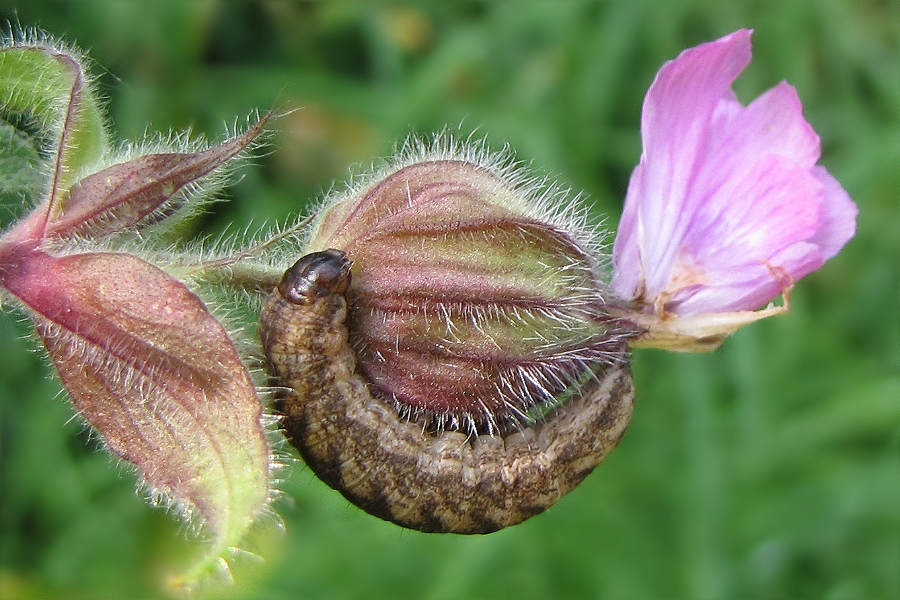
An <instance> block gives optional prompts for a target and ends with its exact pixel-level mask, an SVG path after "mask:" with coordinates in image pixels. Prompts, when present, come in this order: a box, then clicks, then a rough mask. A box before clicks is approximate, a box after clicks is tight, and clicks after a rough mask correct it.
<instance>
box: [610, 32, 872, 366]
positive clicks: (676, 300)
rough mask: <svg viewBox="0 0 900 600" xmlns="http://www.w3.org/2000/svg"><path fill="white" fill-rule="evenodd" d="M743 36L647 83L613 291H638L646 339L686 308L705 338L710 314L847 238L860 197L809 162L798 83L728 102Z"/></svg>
mask: <svg viewBox="0 0 900 600" xmlns="http://www.w3.org/2000/svg"><path fill="white" fill-rule="evenodd" d="M750 33H751V32H750V31H748V30H741V31H738V32H735V33H733V34H731V35H729V36H725V37H723V38H721V39H719V40H717V41H714V42H710V43H708V44H703V45H701V46H698V47H696V48H692V49H690V50H686V51H685V52H683V53H682V54H681V55H680V56H679V57H678V58H677V59H675V60H673V61H670V62H668V63H666V64H665V65H664V66H663V68H662V69H661V70H660V72H659V74H658V75H657V77H656V80H655V81H654V82H653V85H652V86H651V88H650V90H649V92H648V93H647V98H646V100H645V102H644V113H643V118H642V129H641V133H642V138H643V144H644V151H643V154H642V156H641V162H640V164H639V165H638V166H637V168H635V171H634V173H633V174H632V177H631V181H630V183H629V187H628V194H627V196H626V200H625V208H624V211H623V215H622V221H621V224H620V229H619V233H618V236H617V238H616V243H615V247H614V266H615V274H614V278H613V287H614V289H615V291H616V293H618V294H619V295H620V296H621V297H622V298H625V299H627V300H633V301H636V303H637V306H638V311H639V312H640V313H642V314H639V315H637V316H636V318H635V320H637V321H638V322H640V323H641V324H642V325H644V326H645V327H647V328H648V329H650V330H651V331H650V332H649V333H648V335H647V336H645V339H650V338H652V337H653V336H654V331H656V332H658V331H659V330H660V328H668V329H669V332H670V333H671V331H672V328H673V327H674V326H673V325H672V321H673V319H676V318H690V319H692V320H693V321H694V322H696V323H698V324H699V325H701V327H699V329H698V331H699V330H702V331H703V336H704V337H708V335H709V331H710V329H709V328H707V327H706V326H705V325H704V324H703V317H704V316H705V315H713V314H715V313H720V314H721V313H743V312H749V311H753V310H756V309H759V308H760V307H763V306H765V305H766V304H767V303H769V302H770V301H771V300H773V299H774V298H775V297H777V296H778V295H779V294H782V293H784V292H786V291H787V290H788V289H789V288H790V287H791V285H792V284H793V283H794V282H795V281H797V280H798V279H800V278H802V277H804V276H805V275H807V274H809V273H810V272H812V271H814V270H815V269H818V268H819V267H820V266H821V265H822V263H823V262H824V261H825V260H827V259H828V258H831V257H832V256H834V254H836V253H837V251H838V250H840V248H841V247H843V245H844V244H845V243H846V242H847V241H848V240H849V239H850V238H851V237H852V236H853V233H854V230H855V216H856V206H855V205H854V204H853V202H852V201H851V200H850V198H849V197H848V196H847V194H846V192H845V191H844V190H843V189H842V188H841V186H840V184H838V183H837V181H835V180H834V178H832V177H831V175H829V174H828V172H827V171H826V170H825V169H824V168H822V167H817V166H816V162H817V161H818V160H819V155H820V145H819V138H818V136H817V135H816V133H815V131H814V130H813V129H812V127H811V126H810V125H809V123H807V122H806V120H805V119H804V117H803V108H802V105H801V103H800V100H799V98H798V97H797V93H796V90H794V88H792V87H791V86H789V85H787V84H786V83H781V84H779V85H777V86H775V87H774V88H772V89H771V90H769V91H768V92H766V93H764V94H763V95H761V96H760V97H759V98H757V99H756V100H755V101H754V102H752V103H751V104H750V105H749V106H747V107H744V106H742V105H741V104H740V103H739V102H738V101H737V100H736V99H735V97H734V93H733V92H732V90H731V84H732V82H733V81H734V80H735V79H736V78H737V76H738V75H739V74H740V72H741V71H742V70H743V69H744V68H745V67H746V66H747V64H748V63H749V60H750ZM767 314H771V313H767ZM760 316H765V315H760ZM752 320H755V319H754V318H752V317H750V316H749V315H744V314H739V315H737V316H736V317H735V318H734V319H728V318H726V319H721V318H718V317H717V318H716V319H714V321H715V322H716V323H719V324H721V323H724V322H733V323H741V324H745V323H746V322H749V321H752ZM734 329H735V328H730V329H722V330H721V331H720V332H719V334H721V335H720V337H721V338H722V339H724V336H725V335H727V334H728V333H731V332H732V331H734ZM678 331H679V335H681V334H683V333H684V332H685V331H686V329H685V324H684V323H681V324H679V326H678ZM667 335H668V334H667ZM699 336H700V334H699V333H698V337H699ZM667 339H668V338H667ZM708 342H709V340H705V341H703V343H702V344H701V345H702V346H703V347H704V349H707V347H708V345H709V344H708ZM676 345H677V344H676ZM690 346H691V342H690V340H687V341H686V343H685V348H688V347H690ZM666 347H669V348H672V347H673V346H672V344H670V343H669V342H667V343H666Z"/></svg>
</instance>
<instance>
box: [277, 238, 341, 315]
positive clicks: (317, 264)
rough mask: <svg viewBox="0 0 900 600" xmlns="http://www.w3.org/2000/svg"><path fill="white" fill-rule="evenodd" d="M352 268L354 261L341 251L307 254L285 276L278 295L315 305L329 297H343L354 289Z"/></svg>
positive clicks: (329, 250) (295, 301)
mask: <svg viewBox="0 0 900 600" xmlns="http://www.w3.org/2000/svg"><path fill="white" fill-rule="evenodd" d="M350 267H351V262H350V259H349V258H347V255H346V254H345V253H344V252H342V251H340V250H335V249H333V248H331V249H328V250H324V251H322V252H313V253H312V254H307V255H306V256H304V257H303V258H301V259H300V260H298V261H297V262H296V263H294V266H292V267H291V268H290V269H288V270H287V271H286V272H285V273H284V276H283V277H282V278H281V281H280V282H278V293H279V294H281V296H282V297H283V298H284V299H285V300H287V301H289V302H293V303H294V304H312V303H313V302H315V301H316V300H317V299H319V298H322V297H325V296H328V295H329V294H343V293H344V292H346V291H347V288H348V287H350Z"/></svg>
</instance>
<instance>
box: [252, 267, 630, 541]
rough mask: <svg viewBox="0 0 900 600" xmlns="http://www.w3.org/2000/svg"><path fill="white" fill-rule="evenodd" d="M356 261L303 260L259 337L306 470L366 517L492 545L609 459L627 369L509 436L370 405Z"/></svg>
mask: <svg viewBox="0 0 900 600" xmlns="http://www.w3.org/2000/svg"><path fill="white" fill-rule="evenodd" d="M350 268H351V261H350V260H349V259H348V258H347V256H346V254H345V253H344V252H342V251H340V250H333V249H332V250H326V251H324V252H315V253H312V254H308V255H306V256H304V257H303V258H301V259H300V260H299V261H298V262H297V263H296V264H295V265H294V266H293V267H291V268H290V269H289V270H288V271H287V272H286V273H285V275H284V277H283V278H282V280H281V282H280V283H279V285H278V286H277V288H276V289H275V290H274V291H273V292H272V293H271V294H270V295H269V297H268V299H267V301H266V303H265V306H264V308H263V310H262V313H261V316H260V327H259V331H260V337H261V340H262V343H263V348H264V349H265V352H266V356H267V358H268V361H269V364H270V368H271V372H272V375H273V376H274V377H275V379H276V380H277V383H278V384H279V385H281V386H284V387H285V388H287V391H286V393H285V395H284V396H283V397H282V398H281V400H280V401H279V405H278V408H279V409H280V410H281V411H282V412H283V413H284V420H283V427H284V429H285V431H286V433H287V436H288V437H289V439H290V441H291V443H292V444H293V445H294V446H295V447H296V448H297V449H298V450H299V452H300V454H301V455H302V457H303V458H304V460H305V461H306V462H307V464H309V466H310V467H311V468H312V469H313V471H315V473H316V474H317V475H318V476H319V477H320V478H321V479H322V480H323V481H325V482H326V483H327V484H328V485H330V486H331V487H333V488H334V489H336V490H338V491H339V492H341V493H342V494H343V495H344V496H345V497H346V498H347V499H348V500H350V501H351V502H353V503H354V504H356V505H357V506H359V507H360V508H362V509H363V510H365V511H367V512H369V513H371V514H373V515H375V516H377V517H380V518H382V519H385V520H388V521H393V522H394V523H397V524H399V525H402V526H404V527H408V528H411V529H417V530H420V531H424V532H455V533H467V534H473V533H489V532H492V531H496V530H498V529H502V528H504V527H508V526H510V525H514V524H516V523H520V522H521V521H524V520H525V519H528V518H529V517H531V516H534V515H536V514H538V513H540V512H542V511H544V510H546V509H547V508H549V507H550V506H552V505H553V504H555V503H556V502H557V501H558V500H559V499H560V498H561V497H562V496H564V495H565V494H566V493H568V492H569V491H571V490H572V489H573V488H574V487H575V486H577V485H578V484H579V483H580V482H581V481H582V480H583V479H584V478H585V476H587V475H588V474H589V473H590V472H591V471H592V470H593V469H594V467H595V466H597V464H599V462H600V461H601V460H602V459H603V457H604V456H606V454H607V453H609V452H610V451H611V450H612V449H613V448H614V447H615V445H616V443H617V442H618V441H619V438H620V437H621V436H622V434H623V433H624V430H625V427H626V425H627V423H628V421H629V418H630V415H631V410H632V403H633V400H634V388H633V385H632V379H631V374H630V371H629V368H628V366H627V364H625V365H601V367H600V370H599V371H598V372H596V373H595V377H593V378H592V379H591V380H590V381H589V382H588V383H586V384H585V385H584V387H583V388H582V389H581V390H580V391H579V393H577V394H575V395H574V396H573V397H572V398H571V399H569V400H568V401H567V402H566V403H565V404H564V405H563V406H561V407H558V408H555V409H553V410H552V411H551V412H550V413H549V414H547V415H544V416H543V417H542V418H541V419H539V420H538V421H537V422H536V423H534V424H533V425H531V426H527V427H526V426H522V427H519V428H515V429H513V430H512V431H510V432H507V433H505V434H502V435H476V434H470V435H466V434H464V433H462V432H459V431H437V432H432V431H429V430H427V428H425V427H423V425H422V424H421V423H416V422H411V421H408V420H404V419H403V418H401V417H400V415H399V414H398V411H397V408H396V407H395V406H394V405H392V404H391V403H390V402H388V401H387V400H385V399H383V398H380V397H378V396H377V395H374V396H373V394H372V393H370V390H369V386H368V384H367V382H366V381H365V380H364V378H363V376H362V375H361V374H360V373H359V371H358V370H357V366H356V355H355V353H354V351H353V349H352V348H351V345H350V343H349V342H348V330H347V327H346V326H345V319H346V318H347V314H348V301H347V298H346V295H347V293H348V290H349V289H350V283H351V274H350Z"/></svg>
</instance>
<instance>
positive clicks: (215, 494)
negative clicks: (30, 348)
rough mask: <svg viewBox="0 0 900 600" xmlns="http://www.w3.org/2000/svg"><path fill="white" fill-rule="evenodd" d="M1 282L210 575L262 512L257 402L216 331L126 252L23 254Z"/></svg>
mask: <svg viewBox="0 0 900 600" xmlns="http://www.w3.org/2000/svg"><path fill="white" fill-rule="evenodd" d="M0 275H2V282H0V283H2V284H3V285H4V287H6V288H7V289H8V290H9V291H10V292H12V293H13V294H15V295H16V296H17V297H18V298H19V299H20V300H21V301H22V302H23V303H24V304H25V305H26V306H27V307H29V308H30V309H31V311H32V313H33V315H32V316H33V317H34V319H35V323H36V325H37V329H38V333H39V334H40V336H41V338H42V340H43V342H44V345H45V346H46V348H47V351H48V353H49V355H50V358H51V359H52V360H53V363H54V365H55V366H56V368H57V371H58V372H59V374H60V377H61V379H62V382H63V385H64V386H65V388H66V390H67V391H68V392H69V396H70V397H71V398H72V402H73V403H74V404H75V407H76V408H77V409H78V411H79V413H80V414H81V415H83V416H84V418H85V419H86V420H87V421H88V422H89V423H90V424H91V425H93V426H94V427H95V428H96V430H97V431H98V432H99V434H100V435H101V437H102V438H103V440H104V442H105V444H106V445H107V447H108V448H109V449H110V450H111V451H112V452H114V453H115V454H117V455H118V456H120V457H122V458H123V459H125V460H126V461H128V462H130V463H133V464H134V465H135V466H136V467H137V468H138V469H139V470H140V473H141V475H142V476H143V478H144V481H145V482H146V484H147V486H148V488H149V489H150V490H151V491H152V492H153V494H154V495H159V496H160V497H161V498H164V499H166V500H168V502H170V503H171V504H172V506H173V507H175V508H176V509H179V510H181V511H183V512H185V513H187V514H188V515H196V516H199V517H200V520H201V522H202V523H203V525H204V527H205V529H206V531H208V532H209V534H210V535H209V537H210V540H209V554H208V555H207V556H206V557H205V558H204V559H203V560H202V561H201V564H200V565H198V567H197V569H196V571H195V572H193V575H198V574H199V573H201V572H203V571H204V570H207V569H210V568H214V567H215V565H216V564H217V560H218V557H219V556H221V555H222V554H223V553H225V552H226V551H227V550H228V549H229V548H230V547H232V546H234V545H236V544H237V543H239V542H240V540H241V538H242V537H243V536H244V534H245V533H246V531H247V529H248V527H249V526H250V525H251V524H252V523H253V521H254V520H255V519H256V517H258V516H259V514H260V512H261V511H262V510H263V509H264V508H265V507H266V505H267V501H268V497H269V452H268V446H267V443H266V440H265V436H264V431H263V426H262V424H261V417H262V404H261V403H260V401H259V399H258V398H257V396H256V392H255V389H254V386H253V383H252V381H251V379H250V375H249V374H248V372H247V369H246V368H245V367H244V365H243V364H242V363H241V361H240V358H239V356H238V353H237V351H236V349H235V347H234V345H233V344H232V342H231V341H230V339H229V337H228V335H227V333H226V332H225V330H224V329H223V328H222V326H221V325H220V324H219V322H218V321H217V320H216V319H215V318H214V317H213V316H212V315H210V314H209V312H208V311H207V309H206V307H205V306H204V305H203V303H202V302H201V301H200V299H199V298H197V297H196V296H195V295H194V294H193V293H191V292H190V291H189V290H188V289H187V288H186V287H185V286H184V285H183V284H181V283H180V282H178V281H177V280H175V279H173V278H172V277H170V276H169V275H167V274H166V273H164V272H163V271H161V270H159V269H158V268H156V267H154V266H152V265H150V264H149V263H146V262H144V261H142V260H140V259H137V258H135V257H133V256H130V255H125V254H100V253H91V254H80V255H72V256H64V257H59V258H58V257H53V256H50V255H47V254H43V253H40V252H30V253H28V254H26V255H24V256H22V257H21V260H20V263H19V265H18V268H17V269H16V270H15V271H13V272H7V273H2V274H0Z"/></svg>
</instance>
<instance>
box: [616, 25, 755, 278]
mask: <svg viewBox="0 0 900 600" xmlns="http://www.w3.org/2000/svg"><path fill="white" fill-rule="evenodd" d="M750 33H751V32H750V31H749V30H741V31H738V32H735V33H733V34H731V35H729V36H726V37H724V38H721V39H719V40H716V41H714V42H710V43H707V44H702V45H700V46H697V47H696V48H691V49H689V50H685V51H684V52H682V53H681V55H679V56H678V58H676V59H675V60H673V61H670V62H668V63H666V64H665V65H664V66H663V68H662V69H661V70H660V72H659V73H658V74H657V76H656V80H655V81H654V82H653V85H652V86H651V87H650V91H649V92H648V93H647V98H646V99H645V101H644V109H643V117H642V121H641V136H642V139H643V143H644V154H643V156H642V157H641V171H640V179H641V181H640V185H639V189H640V196H639V197H638V196H636V195H634V194H629V195H628V196H627V197H626V208H625V211H626V212H628V211H635V213H636V215H635V218H636V225H637V229H638V235H639V238H640V241H641V242H642V243H643V252H642V257H641V258H642V261H643V268H644V277H645V279H646V289H647V291H648V293H652V292H654V291H657V290H662V289H664V288H665V286H666V284H667V283H668V280H669V273H670V271H671V265H672V261H673V260H674V257H675V255H676V253H677V251H678V245H679V242H680V240H681V239H682V238H683V236H684V232H685V231H686V229H687V227H688V226H689V224H690V220H691V214H692V208H693V207H692V204H693V202H694V201H695V200H693V199H692V198H691V196H690V191H691V187H692V183H693V181H692V180H693V178H694V176H695V174H696V172H697V169H698V168H699V166H700V163H699V160H700V159H701V158H702V157H703V156H704V151H705V148H706V144H707V143H708V139H707V138H708V134H709V128H710V123H711V121H712V118H713V115H714V113H715V111H716V108H717V106H718V105H719V102H720V100H721V99H722V98H723V97H726V95H728V94H729V90H730V87H731V84H732V82H733V81H734V80H735V79H736V78H737V76H738V75H739V74H740V73H741V71H743V70H744V68H745V67H746V66H747V64H749V62H750Z"/></svg>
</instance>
